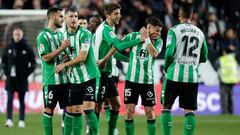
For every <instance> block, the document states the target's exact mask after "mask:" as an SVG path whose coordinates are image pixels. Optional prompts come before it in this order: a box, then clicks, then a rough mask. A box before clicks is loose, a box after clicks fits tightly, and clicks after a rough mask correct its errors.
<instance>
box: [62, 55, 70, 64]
mask: <svg viewBox="0 0 240 135" xmlns="http://www.w3.org/2000/svg"><path fill="white" fill-rule="evenodd" d="M69 60H70V58H69V56H68V55H66V54H64V56H63V61H62V62H63V63H65V62H67V61H69Z"/></svg>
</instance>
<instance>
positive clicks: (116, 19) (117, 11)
mask: <svg viewBox="0 0 240 135" xmlns="http://www.w3.org/2000/svg"><path fill="white" fill-rule="evenodd" d="M109 17H110V19H111V21H112V22H113V23H114V24H115V25H116V24H119V20H120V18H121V11H120V9H115V10H114V11H113V12H112V13H111V15H110V16H109Z"/></svg>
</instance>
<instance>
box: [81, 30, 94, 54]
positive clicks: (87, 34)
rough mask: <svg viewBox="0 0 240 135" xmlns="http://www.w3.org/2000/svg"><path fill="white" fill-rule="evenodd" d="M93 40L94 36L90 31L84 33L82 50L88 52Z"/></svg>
mask: <svg viewBox="0 0 240 135" xmlns="http://www.w3.org/2000/svg"><path fill="white" fill-rule="evenodd" d="M91 40H92V34H91V33H90V32H89V31H84V34H83V36H82V37H81V39H80V43H81V50H82V51H86V52H88V50H89V48H90V45H91Z"/></svg>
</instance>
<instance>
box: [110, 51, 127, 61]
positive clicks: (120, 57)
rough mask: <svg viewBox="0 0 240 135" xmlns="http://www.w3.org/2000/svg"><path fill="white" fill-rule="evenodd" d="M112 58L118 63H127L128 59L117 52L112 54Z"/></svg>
mask: <svg viewBox="0 0 240 135" xmlns="http://www.w3.org/2000/svg"><path fill="white" fill-rule="evenodd" d="M114 58H116V59H117V60H119V61H125V62H128V61H129V57H127V56H125V55H123V54H121V53H120V52H117V53H115V54H114Z"/></svg>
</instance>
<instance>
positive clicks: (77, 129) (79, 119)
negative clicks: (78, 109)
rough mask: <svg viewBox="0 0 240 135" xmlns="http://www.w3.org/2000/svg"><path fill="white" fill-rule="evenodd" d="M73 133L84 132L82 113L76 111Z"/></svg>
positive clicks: (76, 134)
mask: <svg viewBox="0 0 240 135" xmlns="http://www.w3.org/2000/svg"><path fill="white" fill-rule="evenodd" d="M72 128H73V135H81V134H82V113H76V114H74V117H73V125H72Z"/></svg>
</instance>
